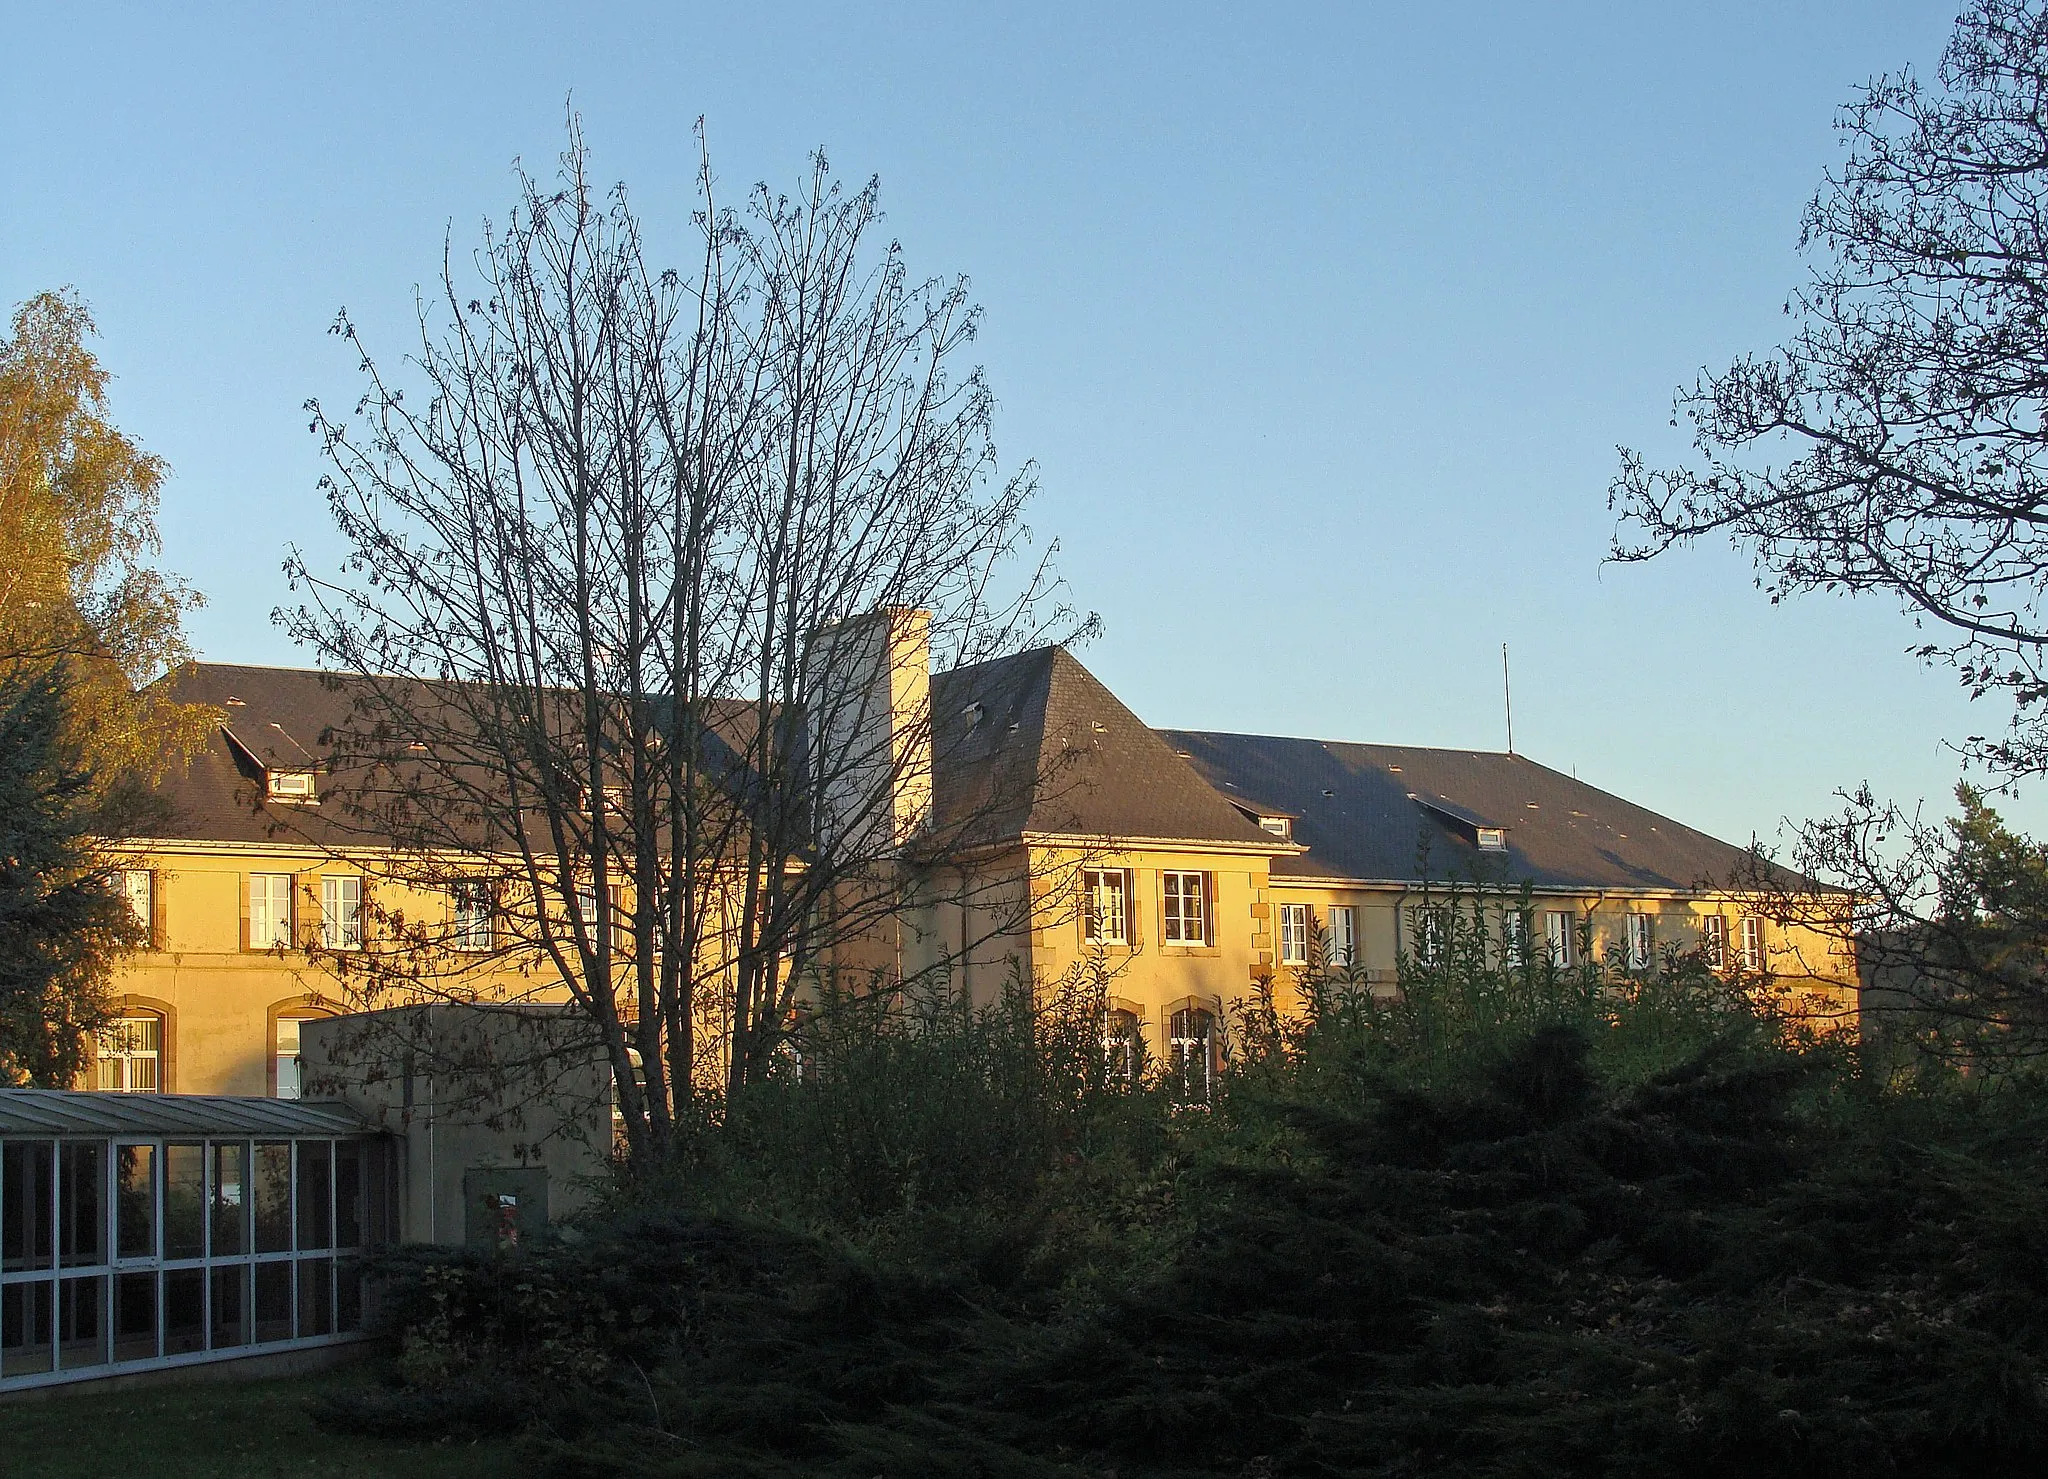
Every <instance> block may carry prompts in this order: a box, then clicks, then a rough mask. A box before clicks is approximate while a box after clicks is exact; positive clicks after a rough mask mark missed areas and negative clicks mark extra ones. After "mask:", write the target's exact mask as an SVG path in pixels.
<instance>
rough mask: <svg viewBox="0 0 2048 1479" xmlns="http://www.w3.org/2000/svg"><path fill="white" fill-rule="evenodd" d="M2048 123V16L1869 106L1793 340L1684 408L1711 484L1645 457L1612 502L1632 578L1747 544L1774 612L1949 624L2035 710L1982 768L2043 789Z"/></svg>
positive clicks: (2031, 14)
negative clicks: (1782, 602)
mask: <svg viewBox="0 0 2048 1479" xmlns="http://www.w3.org/2000/svg"><path fill="white" fill-rule="evenodd" d="M2044 105H2048V7H2044V6H2043V5H2042V3H2041V0H1975V3H1973V4H1972V5H1971V6H1970V7H1969V9H1968V10H1966V11H1965V12H1964V14H1963V15H1962V17H1961V19H1960V20H1959V21H1958V23H1957V27H1956V31H1955V34H1954V37H1953V39H1952V40H1951V42H1950V44H1949V47H1948V50H1947V52H1946V53H1945V54H1944V56H1943V58H1942V62H1941V67H1940V71H1939V75H1938V78H1937V79H1936V80H1935V81H1934V82H1932V83H1928V82H1923V81H1922V80H1921V79H1920V78H1919V77H1918V76H1916V75H1915V74H1914V73H1912V72H1911V71H1905V72H1901V73H1898V74H1896V75H1892V76H1887V77H1883V78H1880V79H1878V80H1877V81H1875V82H1873V83H1871V84H1870V85H1869V86H1868V87H1866V88H1865V89H1864V90H1863V92H1862V94H1861V95H1860V96H1859V97H1858V98H1857V99H1856V100H1855V101H1853V102H1852V103H1851V104H1850V105H1849V106H1848V107H1847V108H1845V109H1844V110H1843V112H1842V115H1841V118H1840V121H1839V123H1838V125H1837V126H1838V128H1839V130H1840V132H1841V133H1842V135H1843V136H1844V140H1845V142H1846V144H1847V145H1848V149H1849V153H1848V157H1847V158H1846V160H1845V161H1844V162H1843V164H1842V165H1841V166H1840V168H1839V169H1837V170H1834V171H1832V172H1830V173H1829V174H1828V176H1827V178H1826V180H1825V182H1824V183H1823V184H1822V185H1821V187H1820V189H1819V191H1818V192H1817V193H1816V194H1815V196H1814V198H1813V200H1812V202H1811V204H1809V206H1808V207H1807V211H1806V219H1805V225H1804V230H1803V233H1802V236H1801V242H1800V245H1801V249H1802V250H1803V251H1805V252H1807V253H1809V254H1810V255H1811V257H1812V259H1813V268H1812V272H1811V276H1810V277H1809V279H1808V282H1807V284H1806V286H1805V287H1804V288H1802V289H1801V290H1799V291H1797V292H1795V293H1794V294H1793V295H1792V298H1791V301H1790V302H1789V303H1788V304H1787V307H1786V311H1787V312H1788V313H1789V314H1790V315H1791V316H1792V318H1793V321H1794V323H1795V325H1796V328H1795V331H1794V333H1793V335H1792V337H1791V338H1790V339H1789V340H1788V341H1787V342H1786V343H1785V344H1784V345H1783V346H1782V347H1781V348H1779V349H1778V350H1776V351H1775V352H1772V353H1769V354H1766V355H1761V356H1752V357H1747V358H1744V359H1741V360H1738V361H1737V362H1736V363H1735V364H1734V365H1732V366H1730V367H1729V368H1728V369H1727V370H1725V371H1723V372H1721V373H1720V374H1709V375H1705V376H1703V377H1702V378H1701V379H1700V380H1699V381H1698V382H1697V383H1696V384H1695V385H1694V386H1693V387H1692V389H1690V390H1689V391H1684V392H1681V393H1680V395H1679V396H1678V399H1677V404H1676V407H1675V410H1674V417H1673V421H1674V424H1677V422H1678V421H1679V420H1681V419H1682V420H1683V421H1685V422H1686V423H1688V424H1689V425H1690V426H1691V427H1692V430H1693V433H1694V438H1693V439H1694V445H1695V447H1696V449H1697V451H1698V452H1699V454H1700V462H1699V463H1698V464H1697V465H1694V466H1690V467H1676V468H1668V469H1661V470H1660V469H1655V468H1652V467H1650V466H1648V465H1647V464H1646V463H1645V461H1644V459H1643V458H1642V457H1641V456H1639V455H1638V454H1636V453H1634V452H1630V451H1628V450H1627V449H1626V448H1624V449H1623V452H1622V459H1623V460H1622V468H1621V472H1620V474H1619V476H1618V477H1617V478H1616V479H1615V481H1614V484H1613V487H1612V489H1611V492H1610V503H1611V504H1612V505H1613V506H1614V507H1616V508H1617V509H1618V510H1619V512H1620V515H1621V529H1620V531H1619V532H1618V534H1617V537H1616V541H1615V556H1616V558H1618V559H1622V560H1642V559H1648V558H1651V557H1653V556H1656V555H1658V554H1660V553H1662V552H1664V551H1666V550H1668V549H1670V548H1671V547H1673V546H1674V545H1678V544H1684V543H1687V542H1690V541H1692V540H1695V539H1698V538H1701V537H1702V536H1707V535H1715V534H1725V535H1727V536H1729V537H1730V538H1731V539H1733V541H1734V542H1735V543H1736V545H1737V546H1738V547H1739V548H1744V549H1747V550H1748V551H1750V552H1751V553H1752V554H1753V556H1754V559H1755V562H1756V568H1757V572H1758V581H1759V584H1761V585H1763V586H1764V587H1765V588H1766V589H1767V590H1768V591H1769V592H1770V594H1771V598H1772V599H1773V600H1777V599H1780V598H1782V597H1784V596H1787V595H1792V594H1795V593H1799V592H1805V591H1813V590H1848V591H1876V592H1881V593H1888V594H1890V595H1892V596H1894V597H1896V598H1898V599H1899V600H1900V601H1901V602H1902V604H1903V605H1904V606H1905V608H1906V610H1907V611H1908V612H1909V613H1910V614H1911V615H1912V616H1913V617H1914V618H1915V620H1916V621H1917V622H1920V623H1922V624H1924V625H1926V626H1928V627H1930V628H1932V632H1931V634H1930V636H1929V638H1928V640H1927V641H1926V642H1925V643H1924V644H1922V645H1921V646H1919V647H1918V649H1917V651H1918V652H1919V653H1920V655H1922V656H1923V657H1927V658H1930V659H1944V660H1947V661H1950V662H1952V663H1954V664H1955V665H1956V667H1957V669H1958V670H1959V672H1960V674H1961V676H1962V679H1963V681H1964V683H1965V684H1966V685H1968V686H1969V688H1970V689H1971V691H1972V693H1973V695H1979V696H1981V695H1983V694H1986V693H1990V692H2001V693H2004V694H2006V695H2008V696H2009V697H2010V698H2011V699H2012V700H2013V701H2014V703H2015V705H2016V714H2015V721H2014V723H2013V725H2012V727H2011V729H2010V731H2009V732H2008V733H2007V735H2006V736H2005V737H2004V738H2003V739H2002V740H1996V741H1986V740H1982V739H1978V740H1973V741H1972V748H1973V749H1974V750H1975V751H1977V752H1978V753H1979V754H1981V755H1982V756H1983V757H1984V758H1985V759H1987V760H1988V761H1990V762H1991V763H1992V764H1993V765H1994V766H1996V767H1999V768H2002V769H2004V770H2006V771H2009V772H2013V773H2020V774H2025V773H2033V772H2037V771H2040V770H2042V769H2043V768H2044V767H2048V710H2044V700H2048V671H2044V667H2043V653H2044V650H2048V610H2044V607H2043V597H2044V594H2048V106H2044ZM1781 448H1782V449H1786V450H1787V451H1788V452H1789V460H1786V461H1776V460H1773V459H1774V457H1775V456H1776V455H1777V454H1778V451H1779V449H1781Z"/></svg>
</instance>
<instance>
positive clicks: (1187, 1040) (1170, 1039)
mask: <svg viewBox="0 0 2048 1479" xmlns="http://www.w3.org/2000/svg"><path fill="white" fill-rule="evenodd" d="M1166 1054H1167V1062H1166V1070H1167V1078H1168V1083H1167V1087H1168V1089H1169V1090H1170V1091H1171V1092H1172V1094H1173V1099H1174V1102H1175V1103H1176V1104H1207V1103H1208V1102H1209V1096H1210V1093H1211V1092H1212V1091H1213V1090H1214V1088H1215V1080H1216V1017H1215V1014H1214V1013H1213V1012H1208V1011H1204V1010H1203V1009H1202V1008H1201V1007H1183V1008H1181V1009H1180V1010H1179V1011H1177V1012H1175V1013H1174V1014H1173V1015H1172V1017H1170V1018H1169V1019H1168V1021H1167V1033H1166Z"/></svg>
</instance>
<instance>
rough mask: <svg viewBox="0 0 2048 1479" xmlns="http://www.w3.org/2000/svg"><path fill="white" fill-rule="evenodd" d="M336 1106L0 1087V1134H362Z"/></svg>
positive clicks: (365, 1127)
mask: <svg viewBox="0 0 2048 1479" xmlns="http://www.w3.org/2000/svg"><path fill="white" fill-rule="evenodd" d="M371 1133H373V1129H372V1127H371V1126H370V1125H369V1124H367V1123H366V1122H365V1121H364V1120H363V1118H362V1116H360V1115H358V1114H357V1113H356V1112H355V1111H354V1110H352V1109H350V1108H348V1107H347V1106H346V1105H343V1104H336V1103H326V1102H322V1101H317V1100H316V1101H309V1100H304V1099H261V1098H256V1097H253V1096H236V1095H227V1094H114V1093H105V1092H98V1093H96V1092H93V1091H91V1090H82V1089H0V1136H4V1135H135V1136H139V1137H144V1138H155V1137H158V1136H177V1135H191V1136H206V1135H367V1134H371Z"/></svg>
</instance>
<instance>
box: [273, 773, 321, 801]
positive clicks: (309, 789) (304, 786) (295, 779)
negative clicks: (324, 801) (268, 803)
mask: <svg viewBox="0 0 2048 1479" xmlns="http://www.w3.org/2000/svg"><path fill="white" fill-rule="evenodd" d="M264 782H265V787H266V789H267V790H268V792H269V795H270V799H271V800H272V801H312V800H314V799H315V797H314V791H313V772H312V771H310V770H271V771H265V772H264Z"/></svg>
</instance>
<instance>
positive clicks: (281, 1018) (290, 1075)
mask: <svg viewBox="0 0 2048 1479" xmlns="http://www.w3.org/2000/svg"><path fill="white" fill-rule="evenodd" d="M329 1015H331V1014H330V1013H328V1012H323V1011H321V1010H320V1009H318V1008H317V1007H281V1008H279V1009H278V1012H277V1014H276V1016H274V1017H273V1018H272V1019H271V1029H270V1063H271V1069H270V1092H271V1095H272V1096H273V1097H274V1098H278V1099H297V1098H299V1097H300V1096H301V1095H303V1094H304V1093H305V1082H306V1080H305V1066H304V1064H303V1063H302V1062H301V1060H300V1058H299V1027H300V1025H301V1024H303V1023H306V1022H315V1021H318V1020H319V1019H320V1018H322V1017H325V1016H329Z"/></svg>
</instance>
